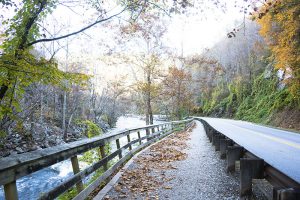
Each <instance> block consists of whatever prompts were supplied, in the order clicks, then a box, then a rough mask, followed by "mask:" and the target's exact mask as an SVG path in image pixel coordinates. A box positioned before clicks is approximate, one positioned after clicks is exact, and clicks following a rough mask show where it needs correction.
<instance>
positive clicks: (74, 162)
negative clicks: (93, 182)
mask: <svg viewBox="0 0 300 200" xmlns="http://www.w3.org/2000/svg"><path fill="white" fill-rule="evenodd" d="M71 163H72V168H73V173H74V174H77V173H79V172H80V168H79V162H78V158H77V156H73V157H71ZM76 189H77V192H78V193H79V192H81V191H82V190H83V184H82V181H79V182H78V183H77V184H76Z"/></svg>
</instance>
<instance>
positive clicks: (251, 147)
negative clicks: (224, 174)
mask: <svg viewBox="0 0 300 200" xmlns="http://www.w3.org/2000/svg"><path fill="white" fill-rule="evenodd" d="M201 119H203V120H205V121H206V122H207V123H209V124H210V125H211V126H212V127H213V128H214V129H216V130H217V131H219V132H221V133H222V134H224V135H226V136H227V137H228V138H230V139H232V140H233V141H234V142H236V143H237V144H239V145H240V146H243V147H244V148H246V149H247V150H248V151H249V152H251V153H253V154H254V155H256V156H257V157H259V158H262V159H264V160H265V162H267V163H268V164H270V165H271V166H273V167H275V168H276V169H278V170H279V171H281V172H282V173H284V174H285V175H287V176H289V177H290V178H292V179H294V180H295V181H297V182H298V183H300V134H299V133H295V132H290V131H284V130H280V129H275V128H270V127H265V126H260V125H256V124H253V123H250V122H244V121H237V120H229V119H220V118H206V117H201Z"/></svg>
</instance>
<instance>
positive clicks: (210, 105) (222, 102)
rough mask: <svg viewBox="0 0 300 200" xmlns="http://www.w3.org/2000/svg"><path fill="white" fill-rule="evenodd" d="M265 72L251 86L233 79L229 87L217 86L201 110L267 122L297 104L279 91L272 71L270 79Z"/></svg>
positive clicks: (288, 94) (286, 94)
mask: <svg viewBox="0 0 300 200" xmlns="http://www.w3.org/2000/svg"><path fill="white" fill-rule="evenodd" d="M264 75H265V74H264V73H262V74H260V75H259V76H257V77H256V78H255V79H254V81H253V82H252V84H250V83H247V82H243V81H242V79H236V80H234V81H233V82H232V83H230V84H228V87H227V88H225V87H223V86H219V87H216V88H215V89H214V91H213V92H212V95H211V98H210V99H209V98H208V99H205V100H204V101H203V102H204V106H203V111H204V113H205V114H206V115H211V114H216V115H219V117H220V116H222V117H231V118H236V119H241V120H246V121H252V122H256V123H269V120H270V119H271V117H272V115H273V114H274V113H276V112H277V111H279V110H281V109H283V108H284V107H289V106H290V107H292V106H294V105H295V104H296V102H295V100H294V99H293V96H292V95H291V94H290V92H289V90H288V89H287V88H283V89H279V88H278V83H279V82H278V77H277V75H276V73H275V72H272V76H271V77H270V78H265V77H264Z"/></svg>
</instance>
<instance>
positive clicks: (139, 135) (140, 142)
mask: <svg viewBox="0 0 300 200" xmlns="http://www.w3.org/2000/svg"><path fill="white" fill-rule="evenodd" d="M137 135H138V138H139V144H140V145H141V144H142V140H141V133H140V131H138V132H137Z"/></svg>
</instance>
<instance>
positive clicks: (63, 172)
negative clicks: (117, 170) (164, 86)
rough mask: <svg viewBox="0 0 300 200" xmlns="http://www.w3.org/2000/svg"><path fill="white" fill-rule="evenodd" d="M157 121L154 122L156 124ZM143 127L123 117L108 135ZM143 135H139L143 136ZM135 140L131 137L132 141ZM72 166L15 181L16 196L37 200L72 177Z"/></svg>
mask: <svg viewBox="0 0 300 200" xmlns="http://www.w3.org/2000/svg"><path fill="white" fill-rule="evenodd" d="M157 122H158V121H154V124H156V123H157ZM141 126H145V121H143V120H141V119H140V118H139V117H138V116H130V117H125V116H122V117H120V118H119V119H118V121H117V123H116V127H115V128H113V129H111V130H110V131H109V132H108V133H114V132H119V131H122V130H125V129H130V128H135V127H141ZM144 134H145V133H143V132H142V133H141V135H142V136H143V135H144ZM135 138H137V136H133V137H132V139H135ZM126 142H127V141H126V137H125V138H123V139H121V140H120V143H121V146H123V145H124V144H126ZM111 148H112V151H114V150H115V149H116V146H115V144H111ZM80 165H81V168H84V166H86V165H84V163H80ZM72 173H73V171H72V165H71V162H70V160H65V161H62V162H60V163H57V164H55V165H52V166H50V167H47V168H45V169H42V170H40V171H37V172H35V173H32V174H30V175H28V176H25V177H23V178H20V179H18V180H17V188H18V195H19V199H20V200H33V199H37V198H38V197H39V195H40V194H41V193H42V192H45V191H48V190H50V189H51V188H53V187H55V186H57V185H59V184H60V183H61V182H62V181H64V180H66V179H67V178H68V177H70V176H71V175H72ZM0 200H4V192H3V186H1V188H0Z"/></svg>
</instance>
